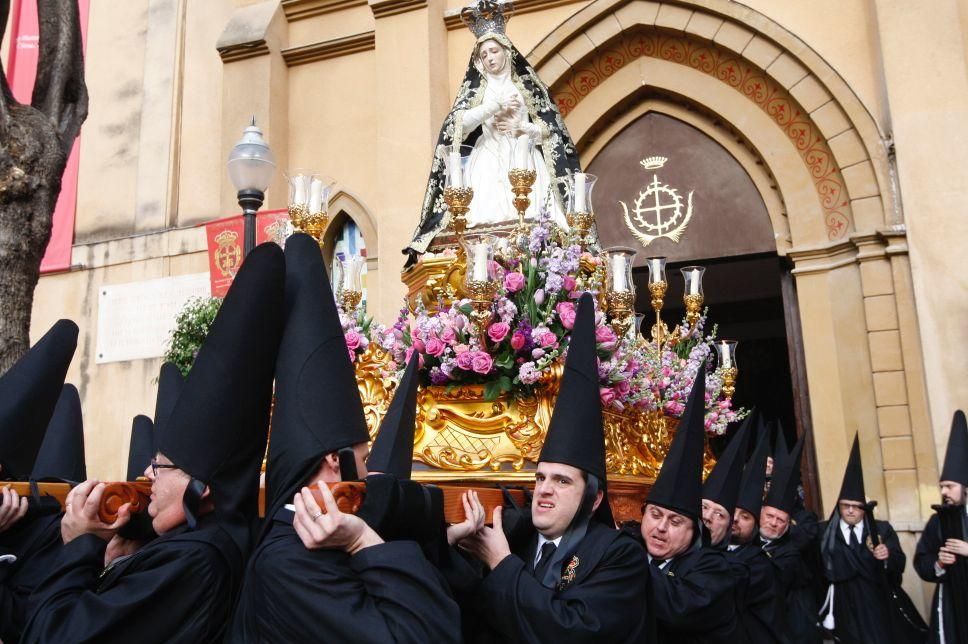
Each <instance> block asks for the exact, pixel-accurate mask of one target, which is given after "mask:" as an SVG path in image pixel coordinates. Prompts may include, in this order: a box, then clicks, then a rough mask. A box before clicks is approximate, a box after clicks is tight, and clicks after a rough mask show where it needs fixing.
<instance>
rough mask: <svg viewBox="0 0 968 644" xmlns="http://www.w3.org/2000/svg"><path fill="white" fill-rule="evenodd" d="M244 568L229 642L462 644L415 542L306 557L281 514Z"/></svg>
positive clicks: (456, 615) (442, 586)
mask: <svg viewBox="0 0 968 644" xmlns="http://www.w3.org/2000/svg"><path fill="white" fill-rule="evenodd" d="M277 517H278V518H277V519H276V520H274V521H273V523H272V525H271V527H270V528H269V530H268V531H267V533H266V535H265V537H264V538H263V539H262V542H261V543H260V544H259V546H258V548H256V550H255V552H254V553H253V555H252V559H251V560H250V562H249V567H248V572H247V575H246V580H245V586H244V588H243V591H242V597H241V599H240V601H239V607H238V610H237V611H236V615H235V619H234V624H233V627H232V635H231V637H230V638H229V641H232V642H294V643H295V642H311V641H325V642H353V643H354V644H363V643H365V642H373V643H374V644H376V643H384V642H414V643H417V642H431V643H433V644H445V643H447V642H459V641H460V611H459V609H458V607H457V603H456V602H455V601H454V599H453V598H452V597H451V596H450V594H449V592H448V590H447V587H446V582H445V581H444V579H443V577H442V576H441V575H440V573H439V572H438V571H437V570H436V569H435V568H434V567H433V566H432V565H431V564H430V562H429V561H428V560H427V558H426V556H425V555H424V553H423V551H422V550H421V549H420V546H418V545H417V544H416V543H415V542H413V541H391V542H387V543H383V544H380V545H376V546H370V547H369V548H364V549H363V550H361V551H360V552H358V553H356V554H355V555H353V556H350V555H349V554H347V553H345V552H343V551H341V550H325V549H322V550H308V549H307V548H306V547H305V546H304V545H303V543H302V541H301V540H300V539H299V535H297V534H296V530H295V529H294V528H293V527H292V518H291V517H292V513H291V512H290V511H288V510H280V511H279V512H278V513H277Z"/></svg>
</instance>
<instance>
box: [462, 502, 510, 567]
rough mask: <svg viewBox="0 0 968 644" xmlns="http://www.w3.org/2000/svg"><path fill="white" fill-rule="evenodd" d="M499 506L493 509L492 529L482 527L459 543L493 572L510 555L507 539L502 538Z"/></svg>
mask: <svg viewBox="0 0 968 644" xmlns="http://www.w3.org/2000/svg"><path fill="white" fill-rule="evenodd" d="M502 509H503V508H501V507H500V506H498V507H496V508H494V519H493V521H494V525H493V527H490V526H484V527H483V528H481V530H480V531H479V532H477V533H475V534H472V535H471V536H469V537H467V538H466V539H464V540H463V541H461V542H460V547H461V548H463V549H464V550H466V551H468V552H469V553H471V554H472V555H474V556H475V557H477V558H478V559H480V560H481V561H483V562H484V564H485V565H486V566H487V567H488V568H490V569H491V570H494V568H496V567H497V565H498V564H499V563H501V562H502V561H504V559H505V558H506V557H508V556H509V555H510V554H511V548H510V546H508V539H507V537H506V536H504V528H503V526H502V519H501V511H502Z"/></svg>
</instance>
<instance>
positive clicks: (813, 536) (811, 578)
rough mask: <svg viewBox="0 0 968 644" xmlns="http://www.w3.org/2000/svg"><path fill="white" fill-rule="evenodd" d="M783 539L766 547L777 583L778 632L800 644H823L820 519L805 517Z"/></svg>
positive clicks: (792, 525) (776, 627)
mask: <svg viewBox="0 0 968 644" xmlns="http://www.w3.org/2000/svg"><path fill="white" fill-rule="evenodd" d="M799 519H800V520H799V521H796V522H794V521H791V522H790V528H789V529H788V530H787V532H786V534H784V535H783V536H782V537H780V538H779V539H774V540H772V541H770V542H769V543H763V544H762V545H761V547H762V548H763V552H765V553H766V554H767V556H769V557H770V562H771V563H772V564H773V572H774V575H775V579H776V582H777V593H776V599H777V601H776V604H775V616H776V621H775V624H776V626H775V628H774V632H776V633H782V634H785V635H786V637H787V640H788V641H790V642H797V644H821V642H822V639H823V637H822V634H821V631H820V627H819V620H818V612H819V610H820V605H819V603H818V601H817V600H818V595H819V587H820V583H819V581H820V575H821V574H822V572H821V570H822V569H821V564H820V561H819V557H820V548H819V544H818V541H817V535H818V527H819V524H818V523H817V519H816V516H814V515H813V514H811V513H804V514H802V515H801V516H800V517H799Z"/></svg>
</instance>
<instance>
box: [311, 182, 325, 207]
mask: <svg viewBox="0 0 968 644" xmlns="http://www.w3.org/2000/svg"><path fill="white" fill-rule="evenodd" d="M322 211H323V182H322V181H320V180H319V179H313V182H312V184H311V185H310V186H309V212H310V213H313V214H315V213H317V212H322Z"/></svg>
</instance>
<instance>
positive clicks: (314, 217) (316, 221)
mask: <svg viewBox="0 0 968 644" xmlns="http://www.w3.org/2000/svg"><path fill="white" fill-rule="evenodd" d="M289 220H290V221H291V222H292V225H293V227H294V228H295V229H296V230H297V231H299V232H301V233H306V234H307V235H309V236H310V237H312V238H313V239H315V240H316V241H317V242H319V244H320V245H322V243H323V234H324V233H325V232H326V226H328V225H329V215H328V214H326V213H325V212H309V209H308V208H306V206H303V205H301V204H291V205H290V206H289Z"/></svg>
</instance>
